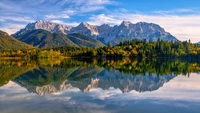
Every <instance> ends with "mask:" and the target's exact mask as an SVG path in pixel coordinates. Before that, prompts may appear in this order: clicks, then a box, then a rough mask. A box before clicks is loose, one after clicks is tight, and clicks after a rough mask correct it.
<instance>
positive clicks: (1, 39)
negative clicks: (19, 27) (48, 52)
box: [0, 30, 33, 50]
mask: <svg viewBox="0 0 200 113" xmlns="http://www.w3.org/2000/svg"><path fill="white" fill-rule="evenodd" d="M27 48H33V46H31V45H28V44H25V43H23V42H21V41H19V40H17V39H15V38H13V37H11V36H9V35H8V34H7V33H6V32H3V31H1V30H0V50H9V49H15V50H16V49H27Z"/></svg>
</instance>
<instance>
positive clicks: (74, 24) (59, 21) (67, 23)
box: [50, 20, 79, 27]
mask: <svg viewBox="0 0 200 113" xmlns="http://www.w3.org/2000/svg"><path fill="white" fill-rule="evenodd" d="M50 21H51V22H53V23H58V24H62V25H67V26H73V27H74V26H77V25H78V24H79V23H78V22H64V21H62V20H50Z"/></svg>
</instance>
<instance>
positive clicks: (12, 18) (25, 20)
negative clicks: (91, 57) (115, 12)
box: [0, 16, 35, 23]
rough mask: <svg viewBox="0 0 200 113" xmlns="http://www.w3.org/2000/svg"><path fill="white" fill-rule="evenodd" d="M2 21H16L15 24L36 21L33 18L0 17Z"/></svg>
mask: <svg viewBox="0 0 200 113" xmlns="http://www.w3.org/2000/svg"><path fill="white" fill-rule="evenodd" d="M0 18H1V20H3V21H6V20H9V21H15V22H26V23H29V22H34V21H35V20H34V19H32V18H31V17H16V16H0Z"/></svg>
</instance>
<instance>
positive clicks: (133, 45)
mask: <svg viewBox="0 0 200 113" xmlns="http://www.w3.org/2000/svg"><path fill="white" fill-rule="evenodd" d="M0 57H19V58H57V57H73V58H81V57H82V58H91V57H95V58H122V57H130V58H187V59H198V58H200V45H199V44H193V43H191V42H190V40H189V41H183V42H181V41H176V42H169V41H163V40H160V39H158V40H157V41H151V40H150V41H148V42H147V41H146V40H137V39H134V40H131V41H129V40H127V41H124V42H121V43H119V44H118V45H115V46H112V45H111V44H108V45H107V46H104V47H99V48H89V47H81V48H80V47H72V46H62V47H54V48H48V49H38V48H34V49H24V50H1V51H0Z"/></svg>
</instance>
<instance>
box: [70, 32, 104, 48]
mask: <svg viewBox="0 0 200 113" xmlns="http://www.w3.org/2000/svg"><path fill="white" fill-rule="evenodd" d="M67 37H68V38H69V39H70V40H71V41H72V42H74V43H75V44H77V45H78V46H79V47H84V46H86V47H102V46H104V44H103V43H102V42H100V41H98V40H96V39H94V38H92V37H90V36H86V35H82V34H79V33H75V34H70V35H67Z"/></svg>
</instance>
